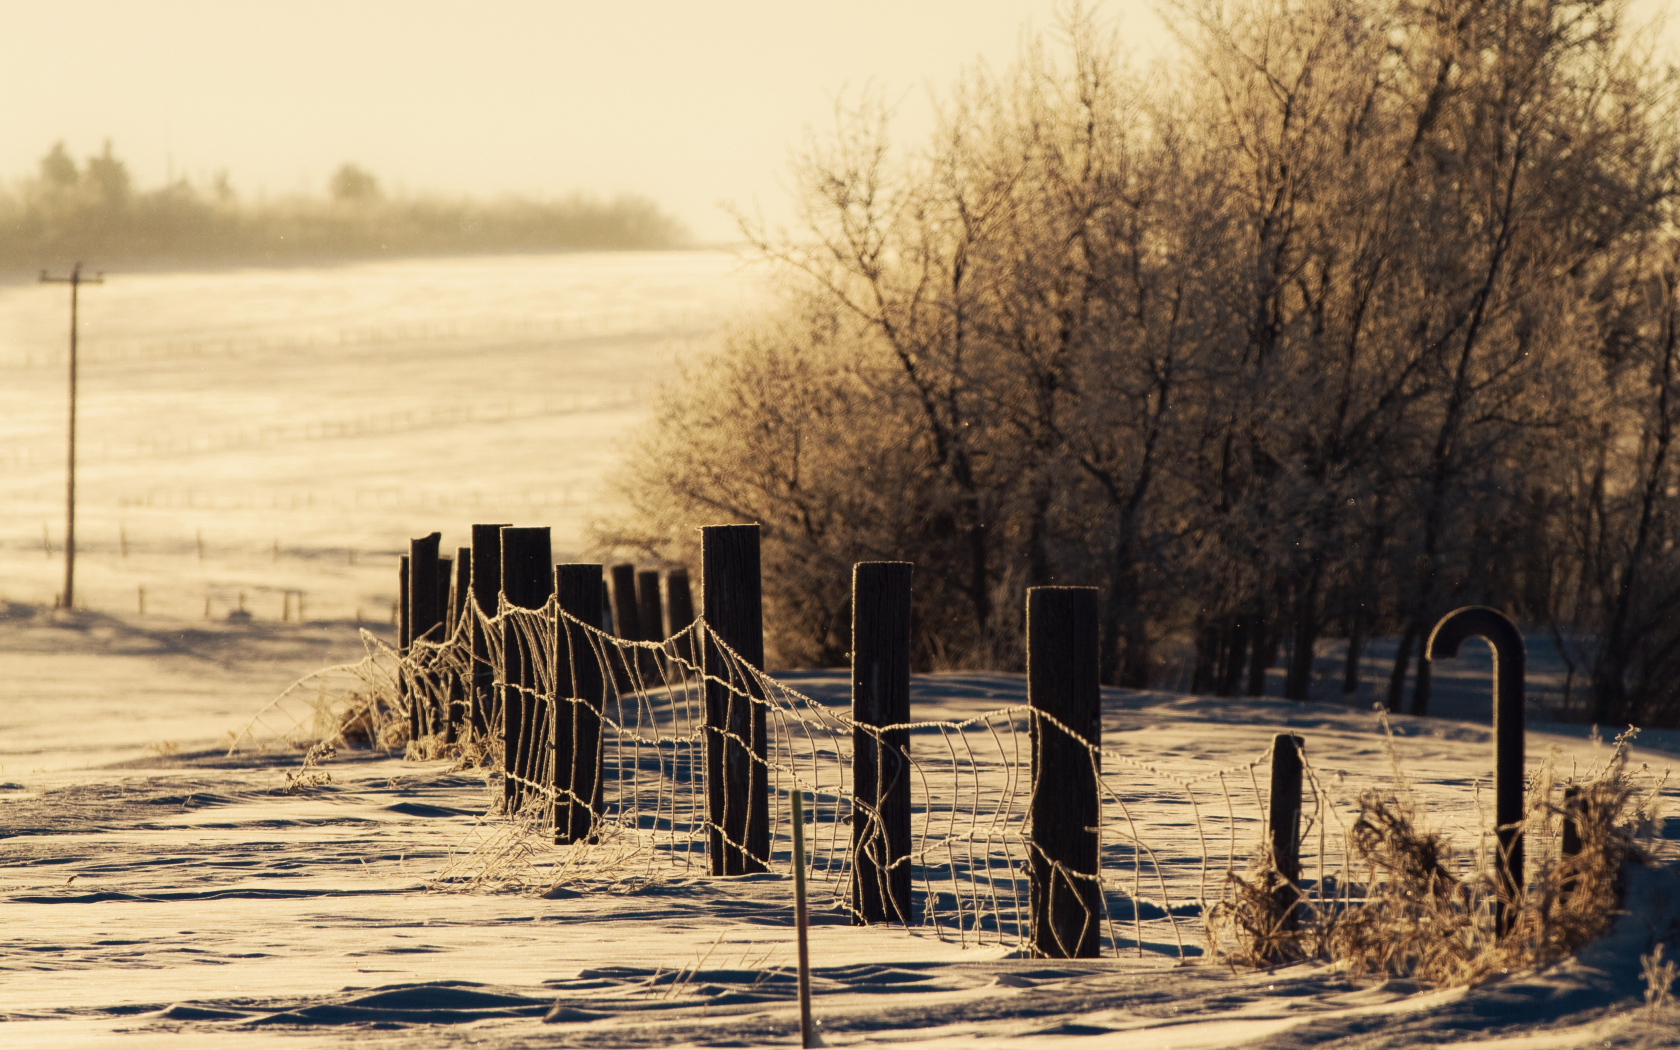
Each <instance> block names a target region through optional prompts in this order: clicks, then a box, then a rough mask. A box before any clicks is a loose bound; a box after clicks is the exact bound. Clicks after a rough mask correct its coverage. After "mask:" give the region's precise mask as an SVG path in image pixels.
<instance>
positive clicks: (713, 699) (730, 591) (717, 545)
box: [700, 525, 770, 875]
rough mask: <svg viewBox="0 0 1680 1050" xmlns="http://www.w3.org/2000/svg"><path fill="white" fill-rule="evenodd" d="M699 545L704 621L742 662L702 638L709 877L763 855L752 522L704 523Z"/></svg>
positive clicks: (745, 870)
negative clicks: (737, 663) (742, 523)
mask: <svg viewBox="0 0 1680 1050" xmlns="http://www.w3.org/2000/svg"><path fill="white" fill-rule="evenodd" d="M700 546H701V569H700V572H701V576H700V587H701V599H702V601H703V602H704V608H705V610H706V622H707V624H708V625H709V626H710V627H711V629H712V633H713V634H715V636H716V639H717V641H721V642H722V643H723V644H724V645H727V646H728V647H729V648H730V649H731V650H733V651H734V653H735V655H736V656H737V657H738V658H739V659H740V660H741V661H742V662H744V663H745V665H746V666H745V667H738V666H736V662H735V659H733V658H731V657H730V656H729V655H728V654H726V653H725V652H724V651H723V650H722V649H720V648H719V647H718V645H717V641H711V640H708V641H707V642H706V645H705V653H704V659H705V666H706V729H705V734H704V737H705V741H706V821H707V828H706V856H707V859H708V861H709V864H710V869H711V873H712V874H713V875H751V874H756V873H758V872H763V871H768V870H769V867H768V865H767V863H766V862H767V861H768V860H769V857H770V812H769V803H770V798H769V796H770V779H769V766H768V765H767V754H768V751H767V747H766V726H765V712H764V704H763V703H762V702H761V700H762V698H761V697H760V696H759V695H758V693H759V690H760V688H761V686H760V684H759V683H758V681H757V679H756V678H755V677H754V672H756V671H762V670H763V669H764V610H763V606H762V601H761V594H762V591H761V587H762V581H761V579H760V577H759V547H758V526H757V525H708V526H705V527H703V528H702V529H701V530H700Z"/></svg>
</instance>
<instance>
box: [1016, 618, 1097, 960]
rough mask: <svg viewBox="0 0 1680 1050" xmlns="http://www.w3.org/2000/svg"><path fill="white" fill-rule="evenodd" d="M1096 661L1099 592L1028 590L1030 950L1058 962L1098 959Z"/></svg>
mask: <svg viewBox="0 0 1680 1050" xmlns="http://www.w3.org/2000/svg"><path fill="white" fill-rule="evenodd" d="M1097 662H1098V642H1097V589H1096V588H1095V587H1031V588H1028V590H1027V703H1028V704H1030V705H1031V706H1032V708H1033V713H1032V756H1033V765H1032V801H1031V812H1032V843H1031V845H1030V847H1029V857H1028V863H1027V904H1028V912H1029V915H1030V919H1031V924H1032V925H1031V941H1032V950H1033V952H1034V953H1035V954H1037V955H1041V956H1046V957H1049V958H1055V959H1090V958H1095V957H1096V956H1097V955H1098V954H1099V951H1100V938H1101V932H1102V917H1103V906H1102V892H1101V891H1102V887H1101V885H1100V884H1099V883H1098V881H1097V874H1098V856H1097V833H1096V827H1097V821H1098V819H1099V816H1100V808H1099V805H1098V798H1097V774H1098V772H1099V768H1098V764H1097V751H1096V749H1097V748H1098V747H1100V746H1101V744H1102V721H1101V699H1102V695H1101V689H1100V686H1099V684H1098V683H1099V677H1098V676H1099V669H1098V666H1097ZM1052 720H1053V721H1052Z"/></svg>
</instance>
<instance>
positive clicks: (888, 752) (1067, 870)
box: [399, 524, 1580, 958]
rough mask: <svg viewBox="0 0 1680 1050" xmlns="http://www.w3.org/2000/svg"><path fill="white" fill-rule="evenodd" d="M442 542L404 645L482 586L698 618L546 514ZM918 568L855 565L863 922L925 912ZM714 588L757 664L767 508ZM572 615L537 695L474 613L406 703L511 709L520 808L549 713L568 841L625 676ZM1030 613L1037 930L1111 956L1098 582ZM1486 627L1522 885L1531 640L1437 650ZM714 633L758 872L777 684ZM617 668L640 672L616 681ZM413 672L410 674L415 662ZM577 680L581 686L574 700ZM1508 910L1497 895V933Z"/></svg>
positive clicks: (858, 886)
mask: <svg viewBox="0 0 1680 1050" xmlns="http://www.w3.org/2000/svg"><path fill="white" fill-rule="evenodd" d="M438 545H439V535H438V534H437V533H433V534H431V535H429V536H426V537H423V538H420V539H416V540H414V541H413V542H412V544H411V547H410V551H409V554H408V556H406V557H404V558H403V559H402V568H401V582H400V586H401V592H402V595H401V602H402V613H403V615H402V617H401V622H400V625H399V630H400V633H401V636H400V645H401V648H402V649H403V650H404V651H405V652H406V650H407V648H408V646H409V645H411V644H412V643H413V641H414V640H416V639H427V640H432V641H439V640H441V639H442V637H443V636H444V634H445V633H446V632H447V631H449V630H451V629H452V628H453V626H454V625H455V624H457V623H459V622H460V620H461V617H462V616H463V615H465V611H466V603H467V602H468V601H469V600H470V601H472V602H473V603H475V604H476V605H477V607H478V609H479V610H480V611H481V612H483V613H484V614H485V615H494V613H495V611H496V609H497V608H498V598H499V597H500V599H503V600H505V601H506V603H507V604H508V605H509V606H511V607H514V608H519V609H531V610H534V609H541V608H542V607H543V606H544V605H545V604H546V603H547V602H548V599H549V598H550V596H551V595H552V596H555V597H556V598H557V604H558V605H559V607H560V609H561V610H563V611H564V612H566V613H569V614H570V615H571V616H573V617H576V618H577V620H579V621H581V622H582V623H586V624H599V625H601V626H602V628H603V629H604V630H606V631H608V633H616V634H618V635H619V636H620V637H625V638H629V639H631V640H638V641H660V640H662V638H661V636H660V635H661V630H662V629H664V630H668V631H669V635H668V636H675V635H677V634H679V633H680V632H682V631H683V630H685V629H686V628H687V627H688V626H689V625H690V624H692V623H693V620H694V608H693V601H692V597H691V593H690V590H689V582H688V575H687V571H686V570H685V569H681V568H676V569H672V570H670V571H669V572H668V573H667V574H666V580H665V601H664V603H663V604H664V608H663V609H661V601H660V588H659V574H658V572H656V571H643V572H641V573H639V574H638V573H637V572H636V571H635V568H634V566H631V565H618V566H614V567H612V569H611V570H610V576H611V579H612V587H611V591H610V595H609V591H608V588H607V585H606V575H605V574H604V572H603V568H604V567H603V566H602V565H599V564H561V565H554V564H553V563H552V561H551V551H550V542H549V530H548V529H547V528H518V527H514V526H511V525H501V524H490V525H474V526H473V529H472V546H471V547H461V548H459V549H458V550H457V551H456V555H455V558H454V559H453V561H452V560H451V559H449V558H443V557H440V556H439V553H438ZM912 579H913V566H912V564H911V563H909V562H861V563H859V564H857V565H856V566H855V567H854V568H853V574H852V719H853V722H854V724H855V725H856V727H857V728H855V729H854V732H853V740H852V744H853V755H852V777H853V785H852V788H853V799H854V805H853V824H852V843H853V879H854V883H853V888H854V904H853V907H854V910H855V921H856V922H858V923H860V924H869V923H881V922H890V923H903V924H909V923H910V922H911V921H912V918H913V916H912V903H911V882H912V879H911V876H912V872H911V866H910V847H911V828H910V814H911V798H910V782H911V777H910V772H911V770H910V760H909V731H908V730H907V729H903V728H899V729H890V730H886V731H885V732H882V731H881V727H887V726H903V725H905V724H906V723H908V722H909V721H910V649H911V587H912ZM701 595H702V600H703V613H704V617H705V620H706V622H707V624H708V625H709V626H710V628H711V630H712V632H713V634H714V635H715V636H716V638H717V639H719V640H720V641H722V643H723V644H724V645H727V646H728V647H729V649H731V650H733V652H734V653H735V655H736V656H737V657H738V658H739V659H741V660H743V661H745V662H746V663H748V664H750V665H751V666H752V668H753V669H754V670H757V671H762V670H763V667H764V623H763V612H762V608H763V605H762V591H761V575H760V556H759V528H758V526H757V525H713V526H706V527H704V528H702V529H701ZM609 612H610V614H611V615H609ZM661 621H664V622H663V623H662V622H661ZM561 622H562V623H566V624H567V627H566V637H565V638H563V639H562V638H556V639H555V642H556V643H557V648H556V653H557V662H558V663H560V664H562V665H563V666H559V667H557V668H556V675H555V677H556V679H557V681H555V682H554V683H552V684H551V686H550V688H549V689H548V690H543V689H539V688H537V682H536V677H535V674H534V671H533V668H532V667H531V665H530V660H529V657H528V655H524V647H523V646H522V645H521V644H520V642H519V640H518V639H517V638H516V631H517V628H516V627H515V625H514V624H513V623H512V622H511V621H504V627H503V637H502V638H501V647H502V652H503V653H504V654H505V660H506V674H505V680H504V681H502V682H497V681H495V680H494V677H493V671H492V670H491V666H490V660H489V652H490V646H489V639H487V638H485V637H483V632H482V628H481V621H479V620H478V619H477V618H476V617H475V618H473V619H472V620H471V621H470V628H471V630H472V638H471V646H472V655H473V660H472V667H473V676H472V680H471V682H470V683H469V682H460V681H458V682H453V683H451V684H450V687H449V691H448V693H447V696H448V697H449V702H448V705H447V707H448V710H447V711H443V712H436V711H433V712H423V711H421V705H420V704H419V703H414V704H410V705H409V706H410V711H411V714H410V726H409V728H410V732H411V734H412V735H413V736H414V737H416V738H418V737H419V736H421V735H423V734H426V733H434V734H435V733H441V734H443V735H444V739H445V740H446V741H454V740H456V739H457V738H458V736H459V735H461V734H462V733H464V732H465V731H466V729H467V727H468V726H470V727H471V733H472V734H474V735H476V736H477V737H478V738H480V739H488V737H489V734H490V730H491V727H493V726H495V725H496V724H497V723H498V721H500V722H501V724H502V725H503V726H504V733H503V741H502V743H503V748H504V751H503V762H504V769H506V770H508V771H509V772H510V773H511V774H512V776H509V777H506V778H505V779H504V786H505V787H504V790H505V793H506V803H507V807H508V809H509V811H510V812H511V811H513V810H514V809H517V807H518V806H519V805H520V804H521V802H522V801H523V800H524V790H523V788H522V786H521V783H520V782H521V781H522V780H525V781H528V780H529V779H530V774H531V773H532V771H533V770H535V769H537V768H539V766H538V763H537V748H538V747H539V746H540V745H542V744H543V743H545V742H542V741H538V740H537V739H536V735H537V732H538V731H539V730H540V729H541V728H542V727H545V726H550V727H552V736H551V737H550V738H549V740H548V741H546V745H547V747H548V748H549V756H550V758H551V761H549V762H548V763H547V775H548V777H549V778H550V780H551V783H550V784H549V785H548V786H549V787H550V788H551V789H552V790H553V792H554V794H555V797H557V798H558V799H559V800H560V801H559V802H557V803H556V804H555V807H554V810H553V812H552V813H551V814H550V818H551V819H552V821H553V828H554V835H555V841H556V842H558V843H570V842H579V841H584V840H586V839H588V838H589V837H590V835H591V834H592V832H593V824H594V821H595V820H596V819H597V817H598V815H599V814H600V812H601V810H602V800H601V794H602V781H603V777H602V766H601V764H602V748H601V722H600V715H599V713H598V712H600V711H601V709H602V705H603V704H604V702H605V700H606V697H607V687H608V675H615V676H616V675H619V674H624V673H627V668H623V667H617V666H615V665H614V662H613V661H610V660H608V659H607V653H606V651H604V650H601V649H597V648H596V647H595V645H594V643H593V642H592V640H591V639H590V638H589V637H588V633H587V632H586V631H584V630H583V629H582V628H580V627H578V626H577V625H575V624H569V623H568V621H565V620H562V621H561ZM615 624H616V630H615V629H614V628H615ZM1026 626H1027V702H1028V705H1029V707H1030V708H1031V709H1032V711H1033V713H1034V716H1033V717H1032V719H1031V722H1030V727H1029V732H1030V739H1031V751H1032V770H1031V784H1032V795H1031V802H1030V815H1031V837H1030V842H1029V856H1028V861H1027V876H1028V910H1029V941H1030V946H1031V948H1032V950H1033V951H1034V952H1035V953H1036V954H1039V955H1042V956H1047V957H1054V958H1089V957H1095V956H1096V955H1097V954H1098V952H1099V946H1100V941H1101V919H1102V916H1103V914H1104V907H1103V902H1102V899H1101V894H1102V888H1101V881H1100V877H1099V865H1100V858H1099V856H1098V849H1099V843H1098V833H1097V827H1098V824H1099V820H1100V796H1099V790H1100V789H1099V785H1098V783H1097V778H1098V776H1099V775H1100V772H1101V770H1100V763H1099V762H1098V761H1097V755H1098V754H1099V749H1100V747H1101V743H1102V726H1101V688H1100V680H1099V667H1100V653H1099V641H1098V638H1099V632H1098V592H1097V590H1096V588H1094V587H1034V588H1030V589H1029V590H1028V591H1027V625H1026ZM1472 636H1481V637H1484V638H1486V639H1488V641H1489V642H1490V644H1491V645H1492V646H1493V648H1494V652H1495V668H1496V681H1495V719H1494V736H1495V783H1496V790H1495V794H1496V801H1495V818H1496V823H1497V826H1498V831H1497V836H1498V842H1499V850H1498V858H1497V864H1498V871H1499V877H1500V879H1501V880H1502V886H1503V888H1504V889H1505V890H1506V891H1507V892H1509V891H1511V890H1512V889H1513V888H1514V887H1518V886H1521V885H1522V870H1523V844H1522V838H1521V834H1520V825H1521V820H1522V798H1523V768H1522V765H1523V750H1524V748H1523V674H1524V667H1523V645H1522V637H1521V635H1520V633H1518V632H1517V629H1516V627H1515V625H1513V624H1512V623H1511V621H1510V620H1509V619H1508V618H1506V617H1505V616H1504V615H1503V614H1502V613H1500V612H1498V611H1497V610H1494V609H1488V608H1484V607H1472V608H1468V609H1460V610H1457V611H1455V612H1453V613H1450V614H1448V615H1447V616H1446V617H1444V618H1443V619H1442V620H1441V622H1440V624H1438V625H1437V627H1436V629H1435V631H1434V632H1433V633H1432V635H1431V637H1430V640H1429V644H1428V646H1427V647H1426V650H1425V652H1426V658H1429V659H1435V658H1440V657H1451V656H1455V655H1457V652H1458V645H1459V643H1460V642H1462V641H1463V640H1464V639H1465V638H1468V637H1472ZM561 643H563V644H561ZM704 650H705V651H704V652H702V653H700V654H695V655H696V656H697V658H698V662H700V663H701V665H702V668H703V671H704V676H705V709H706V714H705V718H706V721H705V727H704V731H703V737H704V742H705V763H706V768H705V778H706V811H707V828H708V839H707V858H708V866H709V870H710V872H711V874H713V875H720V876H727V875H746V874H752V873H755V872H762V871H765V870H766V867H765V863H764V861H765V858H768V857H769V855H770V826H769V782H768V773H769V765H768V737H767V733H766V719H765V705H764V703H763V701H764V699H765V698H764V697H763V696H762V695H759V693H760V691H761V687H760V685H759V683H758V682H757V681H755V680H754V679H752V678H751V677H750V676H748V677H746V678H745V679H742V678H741V677H740V676H738V675H734V674H732V673H731V672H730V670H729V668H728V664H727V661H726V660H725V658H724V654H723V653H722V652H721V651H720V650H719V649H718V648H717V646H716V645H715V644H707V645H706V646H705V647H704ZM591 657H592V658H591ZM618 663H619V664H622V663H624V661H618ZM615 684H616V685H617V687H619V688H624V683H622V682H618V683H615ZM732 686H733V687H732ZM399 688H403V689H405V690H406V688H407V683H406V679H404V680H403V681H402V683H401V684H400V685H399ZM562 691H564V692H562ZM562 697H564V698H567V699H574V700H577V701H581V702H578V703H561V702H560V699H561V698H562ZM551 704H552V705H554V712H553V718H552V719H550V716H549V714H550V713H549V706H550V705H551ZM1040 715H1042V716H1044V717H1039V716H1040ZM866 727H868V728H866ZM871 730H873V731H871ZM1303 746H1304V742H1303V740H1302V738H1301V737H1299V736H1296V735H1294V734H1290V733H1283V734H1279V735H1278V736H1277V737H1276V738H1275V740H1274V742H1273V749H1272V764H1271V785H1270V787H1271V790H1270V793H1269V805H1268V812H1267V818H1268V819H1267V827H1266V835H1265V842H1266V845H1267V847H1268V848H1269V850H1270V853H1271V861H1272V867H1273V868H1274V870H1275V872H1276V884H1275V889H1274V893H1275V894H1277V898H1276V899H1277V903H1278V906H1279V914H1280V915H1281V916H1282V919H1281V921H1282V922H1283V923H1285V924H1286V928H1289V929H1293V928H1296V927H1297V926H1298V924H1299V920H1300V913H1301V910H1302V909H1301V901H1300V888H1299V886H1300V876H1301V863H1300V847H1301V811H1302V791H1303V760H1302V749H1303ZM1573 797H1574V796H1570V797H1569V799H1570V800H1569V801H1566V809H1567V806H1568V805H1569V804H1571V801H1572V800H1573ZM1579 843H1580V837H1579V834H1578V830H1577V822H1576V817H1575V815H1574V814H1573V813H1572V812H1571V813H1570V815H1569V819H1567V820H1566V824H1565V829H1564V837H1563V852H1564V854H1565V855H1566V856H1567V855H1571V854H1574V853H1576V852H1578V851H1579V848H1580V844H1579ZM1509 920H1510V916H1508V915H1507V914H1506V913H1505V912H1504V911H1503V910H1501V912H1500V913H1499V915H1498V916H1497V922H1498V924H1499V927H1500V929H1501V931H1503V930H1504V929H1506V928H1508V925H1509Z"/></svg>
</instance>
